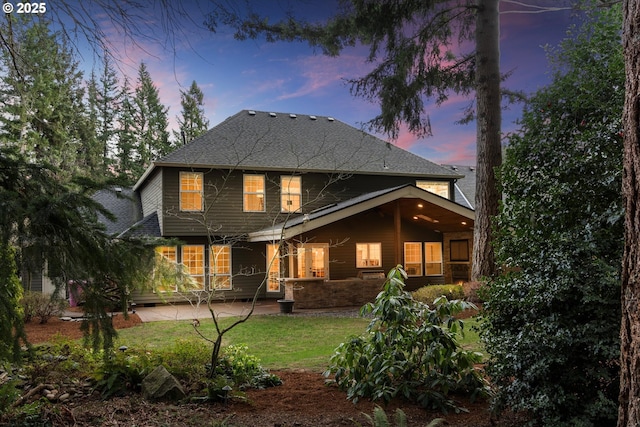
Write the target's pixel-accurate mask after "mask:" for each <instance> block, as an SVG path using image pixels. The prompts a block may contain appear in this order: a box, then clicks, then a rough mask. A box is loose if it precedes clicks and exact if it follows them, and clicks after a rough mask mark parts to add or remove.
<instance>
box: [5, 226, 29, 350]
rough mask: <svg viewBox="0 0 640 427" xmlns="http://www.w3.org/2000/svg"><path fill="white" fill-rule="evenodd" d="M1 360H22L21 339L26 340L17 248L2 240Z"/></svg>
mask: <svg viewBox="0 0 640 427" xmlns="http://www.w3.org/2000/svg"><path fill="white" fill-rule="evenodd" d="M0 284H1V285H0V361H3V360H11V361H18V360H20V345H21V341H24V342H26V336H25V333H24V312H23V310H22V305H21V301H20V300H21V298H22V293H23V292H22V283H20V280H19V279H18V269H17V267H16V253H15V248H14V247H12V246H10V245H9V244H8V243H7V242H6V241H5V240H4V239H3V240H0Z"/></svg>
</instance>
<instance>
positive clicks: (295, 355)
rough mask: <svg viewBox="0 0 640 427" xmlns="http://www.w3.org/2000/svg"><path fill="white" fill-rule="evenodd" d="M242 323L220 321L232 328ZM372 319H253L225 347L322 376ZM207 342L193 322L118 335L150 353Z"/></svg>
mask: <svg viewBox="0 0 640 427" xmlns="http://www.w3.org/2000/svg"><path fill="white" fill-rule="evenodd" d="M235 320H237V318H224V319H221V320H220V323H221V326H222V327H226V326H228V325H230V324H231V322H233V321H235ZM368 323H369V319H363V318H342V317H321V316H320V317H302V316H253V317H252V318H250V319H249V320H248V321H247V322H245V323H243V324H240V325H238V326H236V327H235V328H234V329H232V330H231V331H229V332H228V333H226V334H225V336H224V340H223V344H224V345H229V344H234V345H239V344H245V345H247V347H248V348H249V353H250V354H252V355H254V356H256V357H258V358H259V359H260V360H261V362H262V366H263V367H264V368H266V369H270V370H279V369H299V368H300V369H302V368H304V369H308V370H312V371H316V372H321V371H324V370H325V369H326V368H327V367H328V363H329V358H330V357H331V355H332V354H333V351H334V350H335V348H336V347H337V346H338V345H339V344H341V343H342V342H344V341H345V340H346V339H348V338H349V337H351V336H354V335H360V334H362V333H363V332H364V331H365V328H366V326H367V324H368ZM474 325H477V321H476V320H475V319H466V320H465V335H464V337H462V338H461V339H460V344H461V345H462V347H463V348H464V349H466V350H473V351H480V352H482V351H483V349H482V344H481V342H480V339H479V337H478V332H477V331H476V330H474V328H473V326H474ZM199 330H200V331H201V333H202V334H203V335H205V336H207V337H210V338H214V337H215V335H214V333H213V331H214V330H215V329H214V326H213V321H211V320H209V319H201V320H200V326H199ZM178 339H181V340H188V341H191V340H193V342H194V343H202V342H204V340H203V339H202V338H200V337H199V336H198V335H197V333H196V332H195V331H194V329H193V326H192V322H191V321H176V320H170V321H162V322H150V323H144V324H142V325H140V326H136V327H133V328H130V329H123V330H120V331H119V332H118V341H117V344H116V347H117V346H120V345H126V346H128V347H137V348H146V349H150V350H153V349H167V348H171V347H172V346H173V345H174V344H175V342H176V341H177V340H178Z"/></svg>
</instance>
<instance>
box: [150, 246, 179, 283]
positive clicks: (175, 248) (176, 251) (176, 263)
mask: <svg viewBox="0 0 640 427" xmlns="http://www.w3.org/2000/svg"><path fill="white" fill-rule="evenodd" d="M160 248H172V249H173V251H174V255H175V258H176V259H175V260H172V259H169V258H168V257H166V256H164V254H162V253H161V252H160V251H159V250H158V249H160ZM155 250H156V254H158V255H160V256H161V257H162V258H164V259H166V260H167V261H168V262H172V263H174V264H175V265H176V267H177V266H178V247H177V246H157V247H156V248H155ZM177 291H178V285H177V284H175V285H173V287H170V288H167V289H158V290H156V289H154V290H153V293H154V294H155V293H163V294H164V293H167V292H177Z"/></svg>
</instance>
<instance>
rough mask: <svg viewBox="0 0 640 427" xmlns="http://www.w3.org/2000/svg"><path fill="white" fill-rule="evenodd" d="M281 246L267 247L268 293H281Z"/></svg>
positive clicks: (270, 245) (272, 245)
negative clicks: (279, 251)
mask: <svg viewBox="0 0 640 427" xmlns="http://www.w3.org/2000/svg"><path fill="white" fill-rule="evenodd" d="M279 247H280V245H276V244H268V245H267V276H268V282H267V292H280V280H279V279H280V254H279V253H278V249H279Z"/></svg>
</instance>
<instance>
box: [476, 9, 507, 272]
mask: <svg viewBox="0 0 640 427" xmlns="http://www.w3.org/2000/svg"><path fill="white" fill-rule="evenodd" d="M477 3H478V14H477V17H476V106H477V120H478V123H477V172H476V199H475V211H476V219H475V225H474V234H473V267H472V271H471V278H472V280H479V279H481V278H482V277H490V276H492V275H493V274H494V273H495V258H494V252H493V247H492V238H491V236H492V233H491V222H492V218H493V217H494V216H495V215H497V214H498V201H499V199H500V194H499V192H498V187H497V185H496V177H495V169H496V168H497V167H499V166H500V164H501V163H502V149H501V144H500V137H501V134H500V126H501V115H502V112H501V109H500V15H499V13H498V3H499V0H478V2H477Z"/></svg>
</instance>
